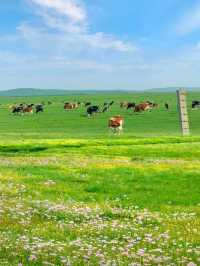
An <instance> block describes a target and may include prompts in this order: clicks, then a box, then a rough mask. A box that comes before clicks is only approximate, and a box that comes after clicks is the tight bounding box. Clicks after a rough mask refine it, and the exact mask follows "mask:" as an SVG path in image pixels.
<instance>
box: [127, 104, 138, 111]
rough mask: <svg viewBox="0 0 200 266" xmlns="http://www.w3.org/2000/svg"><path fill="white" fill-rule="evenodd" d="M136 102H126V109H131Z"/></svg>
mask: <svg viewBox="0 0 200 266" xmlns="http://www.w3.org/2000/svg"><path fill="white" fill-rule="evenodd" d="M135 106H136V104H135V103H127V107H126V109H127V110H129V109H133V108H135Z"/></svg>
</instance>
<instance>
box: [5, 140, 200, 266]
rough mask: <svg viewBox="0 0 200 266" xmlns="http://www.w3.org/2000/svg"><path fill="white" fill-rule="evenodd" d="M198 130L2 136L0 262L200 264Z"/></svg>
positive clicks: (199, 146) (6, 263) (23, 263)
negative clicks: (188, 133) (184, 134)
mask: <svg viewBox="0 0 200 266" xmlns="http://www.w3.org/2000/svg"><path fill="white" fill-rule="evenodd" d="M199 158H200V137H193V138H192V137H191V138H178V137H168V138H166V137H165V138H164V137H160V138H117V137H116V138H113V139H109V138H108V139H105V140H103V139H96V140H94V139H68V140H62V139H59V140H56V139H55V140H42V139H40V140H39V141H36V140H30V139H27V140H25V141H22V140H21V141H19V142H18V143H17V144H16V140H13V141H12V140H9V141H8V140H6V139H5V140H4V141H1V142H0V197H1V200H0V265H18V266H20V265H189V266H194V265H199V264H200V193H199V191H200V189H199V187H200V161H199Z"/></svg>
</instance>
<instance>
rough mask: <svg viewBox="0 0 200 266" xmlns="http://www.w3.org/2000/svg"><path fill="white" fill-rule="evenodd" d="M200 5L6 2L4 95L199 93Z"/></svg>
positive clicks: (0, 25) (1, 9) (0, 15)
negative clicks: (35, 91)
mask: <svg viewBox="0 0 200 266" xmlns="http://www.w3.org/2000/svg"><path fill="white" fill-rule="evenodd" d="M199 33H200V1H199V0H198V1H197V0H190V1H188V0H165V1H163V0H151V1H149V0H140V1H139V0H123V1H120V0H2V1H1V4H0V78H1V85H0V89H1V90H3V89H12V88H17V87H35V88H56V89H58V88H59V89H70V90H71V89H134V90H135V89H138V90H140V89H146V88H153V87H169V86H183V87H184V86H200V34H199Z"/></svg>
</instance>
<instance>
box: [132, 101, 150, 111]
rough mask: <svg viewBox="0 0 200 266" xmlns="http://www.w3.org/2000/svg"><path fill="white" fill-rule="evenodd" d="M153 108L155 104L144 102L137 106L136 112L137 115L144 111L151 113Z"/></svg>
mask: <svg viewBox="0 0 200 266" xmlns="http://www.w3.org/2000/svg"><path fill="white" fill-rule="evenodd" d="M152 108H153V104H152V103H150V102H143V103H140V104H138V105H136V106H135V108H134V112H135V113H141V112H144V111H150V110H152Z"/></svg>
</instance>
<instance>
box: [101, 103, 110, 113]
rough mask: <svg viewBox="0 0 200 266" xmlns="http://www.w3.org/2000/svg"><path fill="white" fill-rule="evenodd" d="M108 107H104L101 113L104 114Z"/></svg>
mask: <svg viewBox="0 0 200 266" xmlns="http://www.w3.org/2000/svg"><path fill="white" fill-rule="evenodd" d="M109 107H110V106H109V105H107V106H105V107H104V108H103V110H102V113H105V112H107V111H108V110H109Z"/></svg>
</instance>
